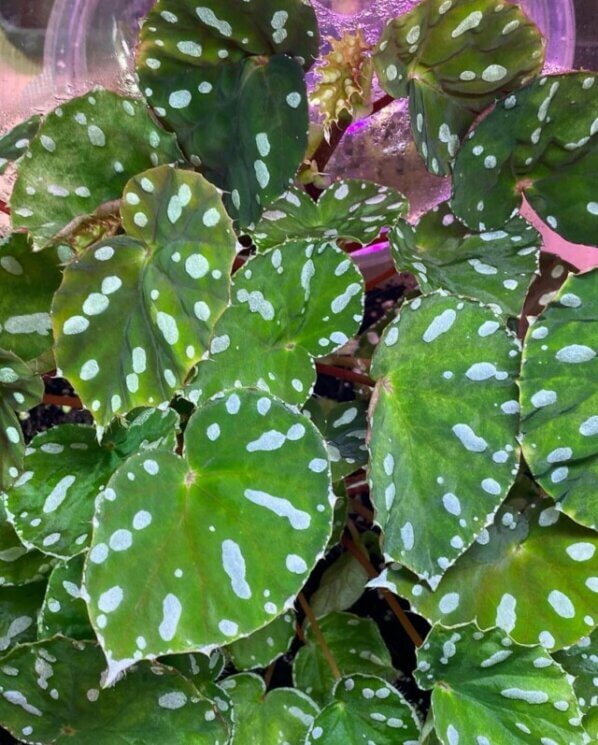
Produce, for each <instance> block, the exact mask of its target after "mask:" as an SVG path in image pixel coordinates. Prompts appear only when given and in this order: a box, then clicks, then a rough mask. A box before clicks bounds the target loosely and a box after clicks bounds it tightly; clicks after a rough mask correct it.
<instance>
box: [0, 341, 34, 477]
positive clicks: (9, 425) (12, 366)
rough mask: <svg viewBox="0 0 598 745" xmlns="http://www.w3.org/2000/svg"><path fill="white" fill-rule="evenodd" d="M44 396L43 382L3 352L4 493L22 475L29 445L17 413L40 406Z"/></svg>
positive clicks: (0, 449)
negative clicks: (24, 438) (26, 447)
mask: <svg viewBox="0 0 598 745" xmlns="http://www.w3.org/2000/svg"><path fill="white" fill-rule="evenodd" d="M43 394H44V384H43V381H42V379H41V378H40V377H39V376H37V375H34V374H33V373H32V372H31V369H30V368H29V367H28V366H27V365H26V364H25V363H24V362H23V360H22V359H20V358H19V357H17V355H16V354H13V353H12V352H7V351H5V350H4V349H0V491H4V490H5V489H8V487H9V486H10V485H11V484H12V483H13V482H14V480H15V479H16V477H17V476H18V475H19V471H20V470H21V466H22V465H23V456H24V454H25V441H24V440H23V432H22V430H21V425H20V423H19V420H18V419H17V416H16V414H15V412H16V411H18V412H22V411H28V410H29V409H32V408H33V407H34V406H37V405H38V404H39V403H40V402H41V400H42V397H43Z"/></svg>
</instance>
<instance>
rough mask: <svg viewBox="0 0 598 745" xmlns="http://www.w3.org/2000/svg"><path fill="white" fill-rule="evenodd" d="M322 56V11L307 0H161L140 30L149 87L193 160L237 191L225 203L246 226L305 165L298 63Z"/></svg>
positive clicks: (140, 65)
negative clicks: (248, 0) (318, 15)
mask: <svg viewBox="0 0 598 745" xmlns="http://www.w3.org/2000/svg"><path fill="white" fill-rule="evenodd" d="M317 52H318V30H317V23H316V17H315V13H314V10H313V8H312V7H311V5H310V4H309V3H305V2H301V1H300V0H276V2H271V0H260V1H259V2H257V3H256V2H253V3H246V2H243V1H242V0H231V1H230V2H228V3H226V4H225V5H223V4H222V2H220V0H205V1H204V4H203V5H202V6H201V7H197V5H196V3H195V2H190V0H160V1H159V2H157V3H156V4H155V6H154V8H153V9H152V10H151V11H150V13H149V15H148V17H147V20H146V22H145V23H144V25H143V27H142V30H141V44H140V47H139V51H138V57H137V71H138V74H139V79H140V83H141V88H142V90H143V91H144V92H145V95H146V97H147V99H148V100H149V102H150V104H151V105H152V107H153V108H154V110H155V112H156V114H157V115H158V116H159V117H160V118H161V119H162V120H163V121H164V122H165V123H166V125H167V126H168V128H169V129H171V130H173V131H174V132H176V134H177V135H178V138H179V141H180V142H181V146H182V148H183V150H184V151H185V154H186V155H187V157H188V158H189V159H190V160H191V162H192V163H193V164H194V165H196V166H200V167H201V168H202V171H203V173H204V174H205V175H206V177H207V178H208V179H209V180H210V181H212V182H213V183H215V184H216V185H217V186H219V187H220V188H222V189H224V190H225V191H226V192H227V193H228V194H230V198H229V200H228V201H227V206H228V207H229V208H230V209H231V214H235V216H238V217H239V220H240V223H241V224H242V225H247V224H248V223H250V222H252V221H253V220H255V219H257V218H258V217H259V215H260V213H261V211H262V207H261V205H264V204H268V203H269V202H270V201H272V199H274V198H275V197H277V196H278V195H279V194H280V193H281V192H282V191H283V190H284V189H285V188H286V187H287V185H288V184H289V182H290V181H292V179H293V177H294V175H295V172H296V170H297V168H298V166H299V164H300V163H301V160H302V158H303V155H304V153H305V150H306V148H307V129H308V116H307V95H306V89H305V81H304V74H303V70H302V68H301V65H302V64H305V66H306V67H309V66H310V65H311V62H312V58H313V57H315V56H316V55H317ZM285 55H288V56H285ZM292 57H297V58H300V59H299V61H297V60H296V59H292Z"/></svg>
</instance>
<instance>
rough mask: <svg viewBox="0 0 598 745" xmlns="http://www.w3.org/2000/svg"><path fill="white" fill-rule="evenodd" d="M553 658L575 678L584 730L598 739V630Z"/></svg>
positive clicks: (574, 686)
mask: <svg viewBox="0 0 598 745" xmlns="http://www.w3.org/2000/svg"><path fill="white" fill-rule="evenodd" d="M553 657H554V658H555V660H556V661H557V662H558V663H559V665H561V666H562V667H563V668H564V669H565V670H566V671H567V672H568V673H569V674H570V675H573V676H574V677H575V680H574V681H573V689H574V690H575V693H576V694H577V699H578V701H579V706H580V708H581V710H582V712H583V714H584V719H583V726H584V729H585V730H586V732H587V733H588V734H589V735H590V737H592V738H594V739H596V738H598V630H594V631H593V632H592V634H590V636H586V637H584V638H583V639H581V641H579V642H578V643H577V644H575V645H573V646H572V647H569V648H568V649H564V650H562V651H561V652H557V653H556V654H555V655H553Z"/></svg>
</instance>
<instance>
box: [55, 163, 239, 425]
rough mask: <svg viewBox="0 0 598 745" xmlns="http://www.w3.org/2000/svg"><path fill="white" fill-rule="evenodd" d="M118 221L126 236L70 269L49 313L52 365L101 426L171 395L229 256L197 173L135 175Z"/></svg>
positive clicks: (221, 217)
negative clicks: (53, 338) (53, 351)
mask: <svg viewBox="0 0 598 745" xmlns="http://www.w3.org/2000/svg"><path fill="white" fill-rule="evenodd" d="M122 218H123V226H124V228H125V230H126V231H127V233H128V236H126V237H125V236H121V237H117V238H113V239H111V240H110V241H104V242H103V243H100V244H96V245H95V246H93V247H92V248H90V249H88V250H87V251H86V252H85V253H83V254H82V255H81V256H80V257H79V258H78V259H77V260H76V261H74V262H73V263H71V264H70V265H69V266H68V267H67V269H66V270H65V273H64V280H63V283H62V285H61V287H60V289H59V290H58V292H57V293H56V296H55V298H54V304H53V307H52V313H53V316H52V317H53V323H54V333H55V336H56V359H57V361H58V364H59V366H60V368H61V369H62V370H63V371H64V373H65V374H66V376H67V377H68V378H69V380H71V382H72V383H73V384H74V385H75V387H76V389H77V392H78V393H79V395H80V396H81V399H82V400H83V402H84V403H85V404H86V406H87V407H88V408H90V409H91V411H92V412H93V414H94V416H95V418H96V419H97V421H98V422H99V423H100V424H102V425H103V424H107V423H108V422H109V421H110V419H111V418H112V416H113V415H114V414H116V413H118V412H121V411H129V410H130V409H132V408H134V407H136V406H144V405H147V404H150V405H156V406H157V405H159V404H160V403H163V402H166V401H169V400H170V399H171V398H172V397H173V396H174V392H175V390H176V389H177V388H179V387H180V386H181V385H182V383H183V381H184V380H185V378H186V377H187V375H188V373H189V371H190V370H191V368H192V367H193V365H194V364H195V363H197V362H198V361H199V359H200V358H201V357H202V355H203V353H204V352H205V350H206V347H207V345H208V340H209V337H210V333H211V332H212V329H213V328H214V325H215V323H216V321H217V320H218V318H219V316H220V315H221V313H222V311H223V310H224V308H225V307H226V305H227V303H228V299H229V285H230V276H229V275H230V270H231V265H232V262H233V258H234V255H235V243H236V240H235V236H234V234H233V231H232V225H231V221H230V218H229V217H228V215H227V214H226V212H225V211H224V207H223V205H222V200H221V198H220V195H219V193H218V191H217V189H216V188H215V187H214V186H212V185H211V184H209V183H208V182H207V181H206V180H205V179H204V178H203V177H202V176H200V175H199V174H196V173H192V172H189V171H178V170H174V169H172V168H170V167H168V166H162V167H160V168H156V169H152V170H150V171H146V172H145V173H142V174H139V175H138V176H136V177H135V178H134V179H132V180H131V181H130V182H129V183H128V184H127V186H126V188H125V192H124V198H123V206H122ZM114 329H120V332H119V334H118V339H114V338H113V333H114Z"/></svg>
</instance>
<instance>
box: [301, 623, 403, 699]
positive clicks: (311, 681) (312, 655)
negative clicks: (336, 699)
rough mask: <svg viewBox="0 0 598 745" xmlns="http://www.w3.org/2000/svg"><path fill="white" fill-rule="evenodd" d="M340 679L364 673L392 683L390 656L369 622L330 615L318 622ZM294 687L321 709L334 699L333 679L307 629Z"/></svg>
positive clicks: (379, 635) (374, 624) (377, 630)
mask: <svg viewBox="0 0 598 745" xmlns="http://www.w3.org/2000/svg"><path fill="white" fill-rule="evenodd" d="M318 623H319V626H320V629H321V631H322V634H323V635H324V638H325V639H326V643H327V644H328V647H329V648H330V652H331V654H332V656H333V657H334V660H335V662H336V664H337V666H338V668H339V670H340V671H341V673H342V674H343V675H351V674H353V673H363V674H365V675H377V676H379V677H381V678H384V679H385V680H389V681H390V680H394V678H395V677H396V673H395V671H394V669H393V667H392V660H391V658H390V652H389V651H388V648H387V646H386V644H385V643H384V640H383V639H382V635H381V634H380V631H379V629H378V626H377V625H376V623H375V622H374V621H373V620H372V619H371V618H360V617H359V616H355V615H353V614H352V613H331V614H330V615H328V616H324V618H322V619H320V621H319V622H318ZM293 683H294V685H295V686H296V687H297V688H300V689H301V690H303V691H305V692H306V693H307V694H308V695H309V696H311V697H312V698H313V699H314V701H316V702H317V703H318V704H320V705H321V706H325V705H326V704H327V703H329V702H330V701H331V700H332V699H333V687H334V683H335V680H334V676H333V674H332V670H331V669H330V667H329V665H328V662H327V661H326V658H325V657H324V654H323V652H322V650H321V648H320V646H319V644H318V642H317V640H316V637H315V635H314V633H313V630H312V628H311V627H310V626H308V627H307V629H306V630H305V646H304V647H301V649H300V650H299V652H298V653H297V656H296V657H295V663H294V665H293Z"/></svg>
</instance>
